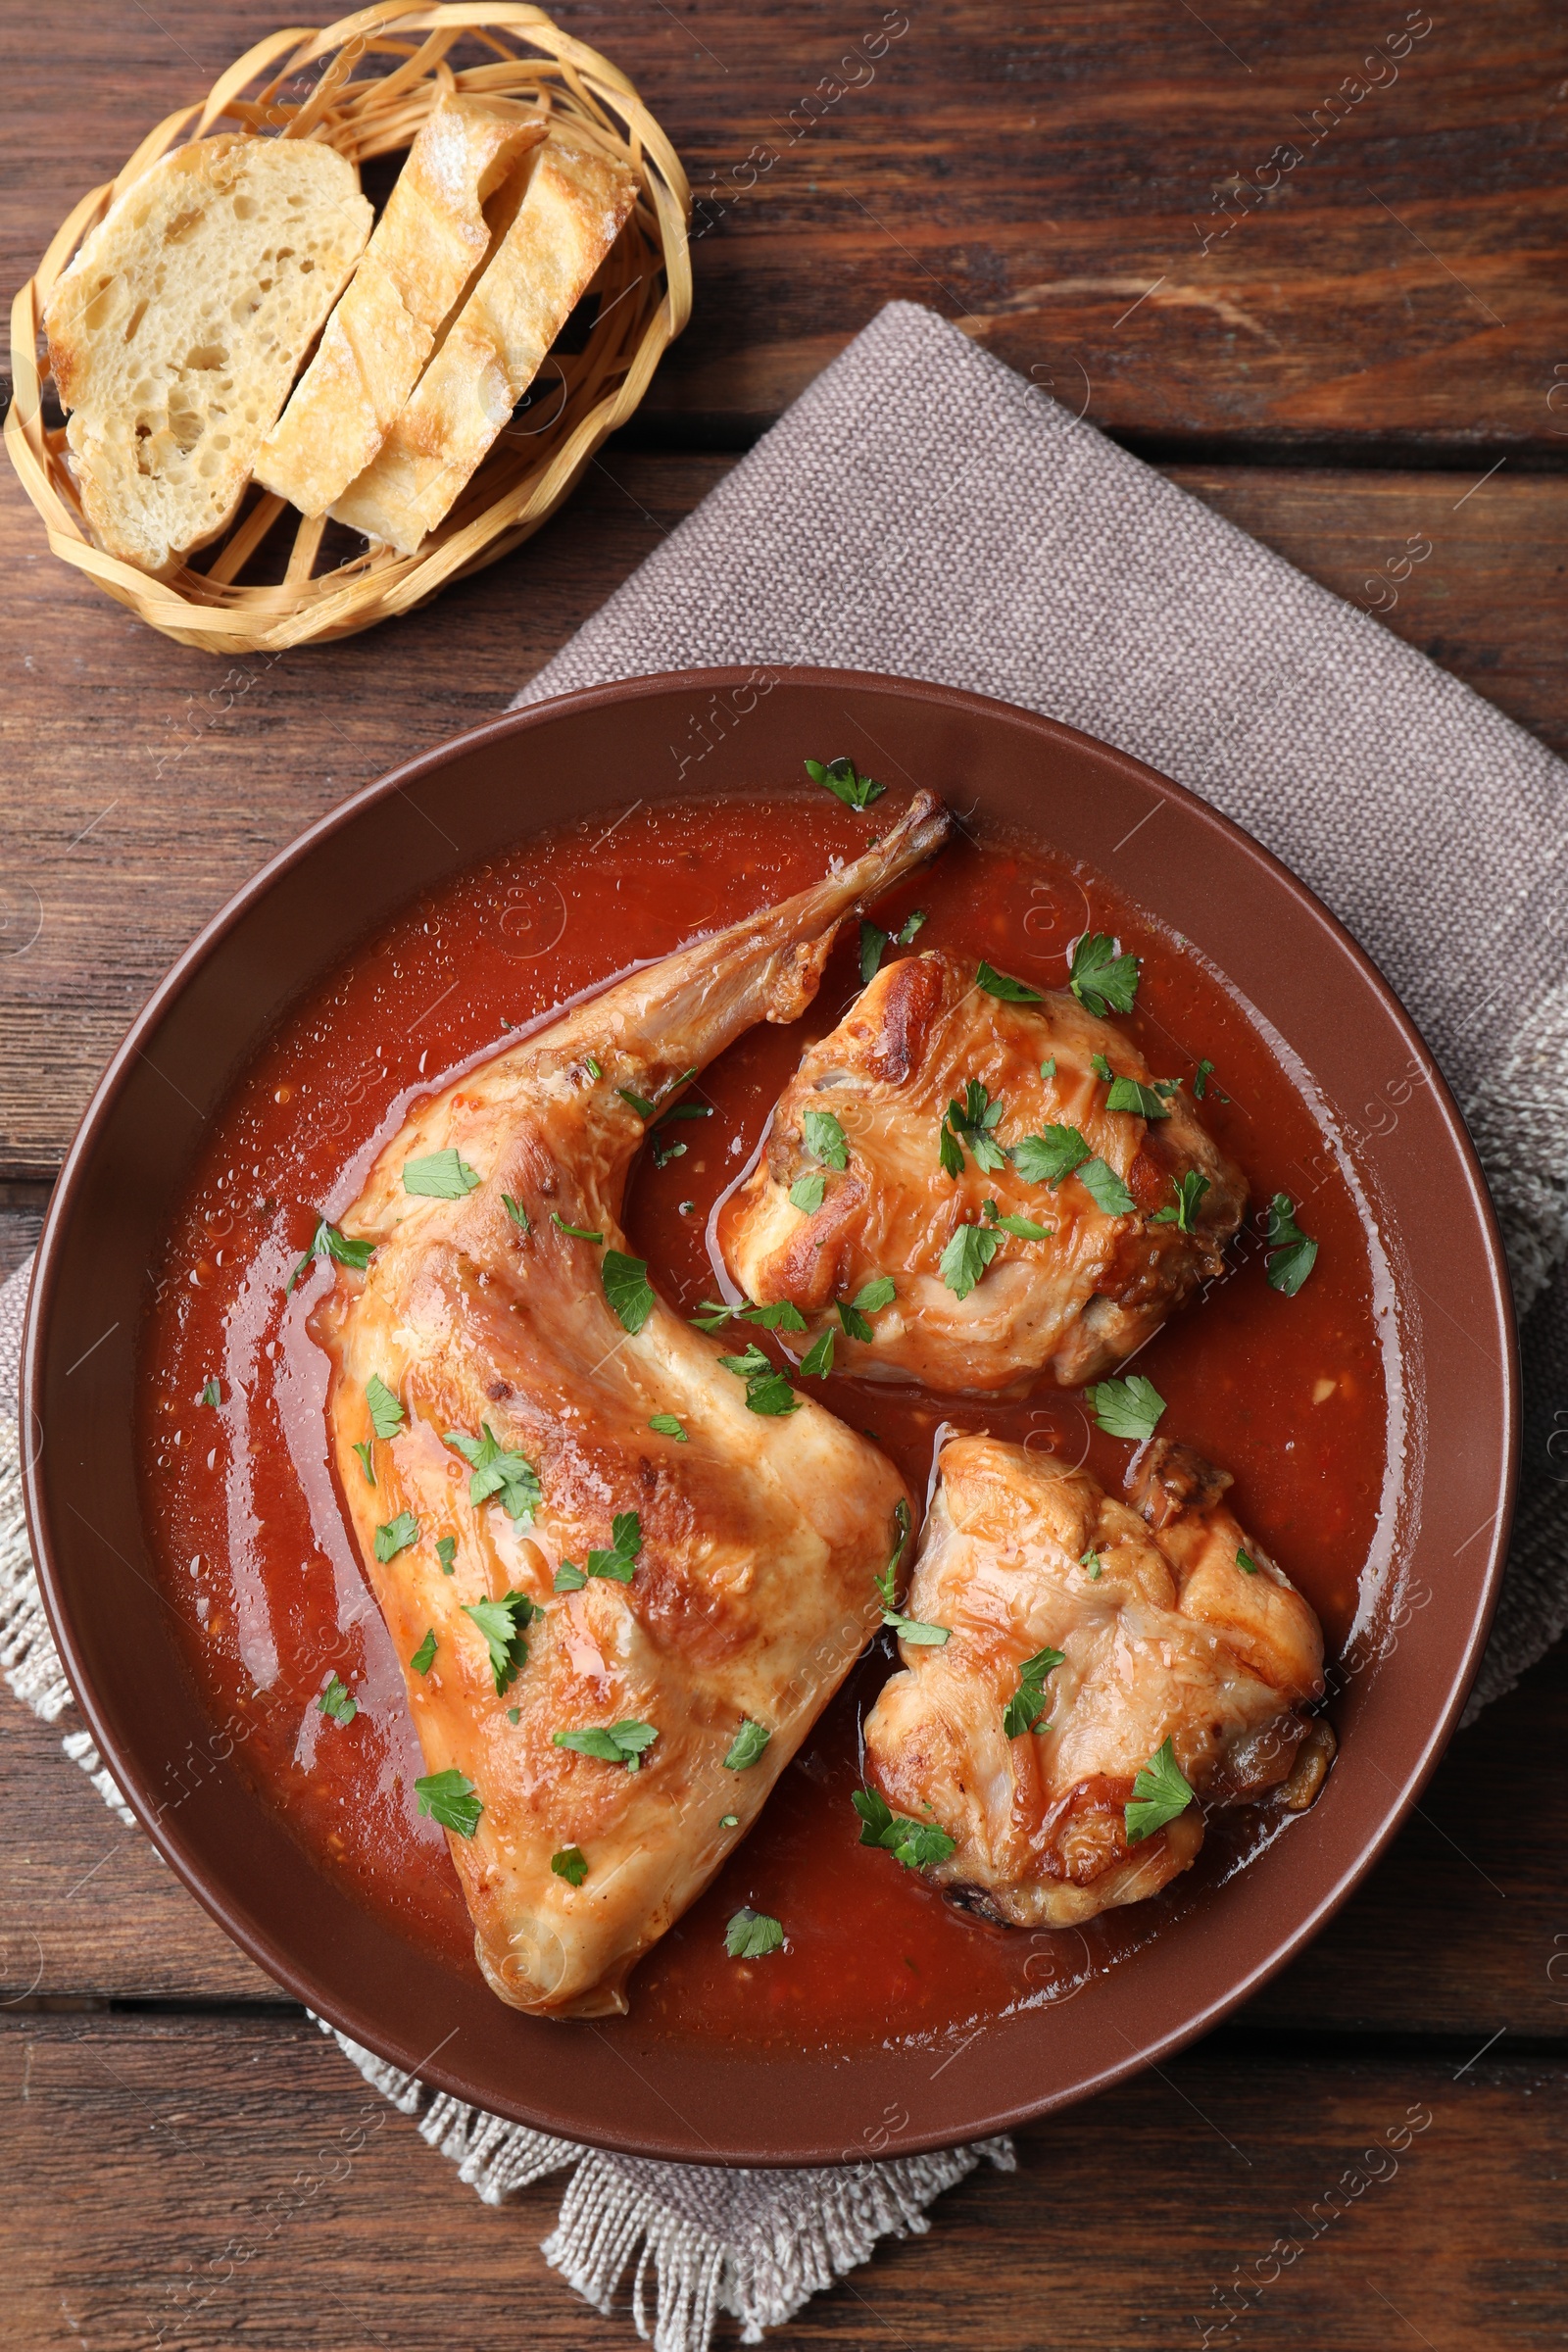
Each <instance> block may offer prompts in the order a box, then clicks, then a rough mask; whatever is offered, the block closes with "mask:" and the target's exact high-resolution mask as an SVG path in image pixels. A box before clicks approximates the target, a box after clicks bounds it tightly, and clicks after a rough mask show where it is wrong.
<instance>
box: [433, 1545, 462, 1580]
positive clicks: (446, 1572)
mask: <svg viewBox="0 0 1568 2352" xmlns="http://www.w3.org/2000/svg"><path fill="white" fill-rule="evenodd" d="M435 1556H436V1558H437V1559H438V1560H439V1561H440V1563H441V1573H442V1575H443V1576H450V1575H451V1574H452V1563H453V1561H454V1560H455V1559H456V1558H457V1556H458V1539H457V1537H456V1536H442V1537H441V1538H440V1539H439V1540H438V1542H437V1544H436V1547H435Z"/></svg>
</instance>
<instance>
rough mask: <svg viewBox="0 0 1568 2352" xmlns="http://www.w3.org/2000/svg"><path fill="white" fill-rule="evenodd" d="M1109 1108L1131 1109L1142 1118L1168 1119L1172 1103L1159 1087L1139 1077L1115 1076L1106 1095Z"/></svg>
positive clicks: (1106, 1103) (1106, 1106) (1106, 1105)
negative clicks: (1166, 1099) (1148, 1083)
mask: <svg viewBox="0 0 1568 2352" xmlns="http://www.w3.org/2000/svg"><path fill="white" fill-rule="evenodd" d="M1105 1108H1106V1109H1107V1110H1130V1111H1132V1112H1133V1113H1134V1114H1135V1116H1137V1117H1138V1118H1140V1119H1168V1118H1169V1117H1170V1105H1169V1103H1166V1102H1165V1100H1164V1098H1163V1097H1162V1095H1161V1094H1160V1091H1159V1089H1158V1088H1157V1087H1153V1086H1145V1085H1144V1083H1143V1081H1142V1079H1139V1078H1113V1079H1112V1080H1111V1082H1110V1092H1109V1094H1108V1095H1107V1096H1106V1097H1105Z"/></svg>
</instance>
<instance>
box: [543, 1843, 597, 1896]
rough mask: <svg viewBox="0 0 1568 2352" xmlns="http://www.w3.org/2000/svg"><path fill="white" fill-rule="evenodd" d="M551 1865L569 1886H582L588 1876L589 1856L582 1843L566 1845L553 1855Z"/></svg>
mask: <svg viewBox="0 0 1568 2352" xmlns="http://www.w3.org/2000/svg"><path fill="white" fill-rule="evenodd" d="M550 1867H551V1869H552V1870H553V1871H554V1872H555V1874H556V1876H557V1878H558V1879H564V1880H565V1882H566V1885H567V1886H568V1887H580V1886H581V1885H582V1883H583V1881H584V1879H585V1878H586V1877H587V1876H588V1863H587V1858H586V1857H585V1855H584V1853H583V1850H582V1847H581V1846H580V1845H564V1846H563V1847H562V1849H561V1851H560V1853H559V1854H552V1855H551V1857H550Z"/></svg>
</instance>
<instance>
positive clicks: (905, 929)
mask: <svg viewBox="0 0 1568 2352" xmlns="http://www.w3.org/2000/svg"><path fill="white" fill-rule="evenodd" d="M929 920H930V917H929V915H928V914H927V913H926V910H925V908H924V907H913V908H912V909H911V910H910V912H909V913H908V914H907V915H906V916H905V918H904V920H903V922H902V923H901V924H900V925H899V928H898V929H897V931H895V932H894V934H893V936H894V938H895V939H896V940H897V941H898V943H899V945H900V947H901V948H907V947H908V946H910V945H911V944H912V942H913V939H914V935H915V933H916V932H917V931H918V930H920V929H921V928H922V927H923V926H924V924H926V923H927V922H928V921H929Z"/></svg>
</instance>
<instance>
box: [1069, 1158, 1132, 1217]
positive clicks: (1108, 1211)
mask: <svg viewBox="0 0 1568 2352" xmlns="http://www.w3.org/2000/svg"><path fill="white" fill-rule="evenodd" d="M1073 1173H1074V1175H1075V1176H1076V1177H1077V1179H1078V1181H1079V1183H1080V1184H1081V1185H1082V1186H1083V1188H1084V1191H1085V1192H1086V1193H1087V1194H1088V1195H1089V1198H1090V1200H1091V1201H1093V1202H1094V1204H1095V1206H1096V1207H1097V1208H1098V1209H1100V1210H1101V1211H1102V1212H1103V1214H1104V1215H1105V1216H1107V1217H1128V1216H1131V1215H1132V1213H1133V1211H1134V1210H1135V1209H1136V1208H1137V1206H1138V1203H1137V1201H1135V1200H1134V1199H1133V1197H1132V1195H1131V1193H1130V1192H1129V1191H1128V1190H1127V1187H1126V1186H1125V1185H1124V1184H1123V1182H1122V1180H1121V1178H1120V1177H1119V1176H1118V1175H1117V1173H1116V1171H1115V1169H1114V1168H1113V1167H1111V1166H1110V1164H1109V1163H1108V1161H1106V1160H1103V1159H1101V1158H1099V1157H1098V1156H1097V1157H1096V1158H1094V1159H1086V1160H1085V1161H1084V1163H1083V1166H1082V1167H1081V1168H1075V1169H1074V1171H1073Z"/></svg>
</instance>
